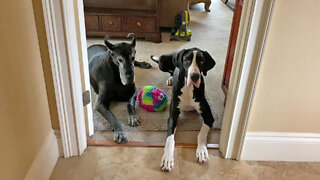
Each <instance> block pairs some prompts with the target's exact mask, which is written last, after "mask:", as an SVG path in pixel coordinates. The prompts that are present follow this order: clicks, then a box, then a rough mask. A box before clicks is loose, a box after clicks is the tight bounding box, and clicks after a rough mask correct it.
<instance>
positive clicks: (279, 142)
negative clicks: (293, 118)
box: [240, 132, 320, 162]
mask: <svg viewBox="0 0 320 180" xmlns="http://www.w3.org/2000/svg"><path fill="white" fill-rule="evenodd" d="M240 159H241V160H254V161H303V162H320V133H292V132H247V133H246V137H245V140H244V144H243V150H242V155H241V158H240Z"/></svg>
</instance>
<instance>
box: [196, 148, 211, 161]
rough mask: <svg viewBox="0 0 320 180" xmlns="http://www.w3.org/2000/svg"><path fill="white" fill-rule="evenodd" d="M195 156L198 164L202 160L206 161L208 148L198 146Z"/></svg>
mask: <svg viewBox="0 0 320 180" xmlns="http://www.w3.org/2000/svg"><path fill="white" fill-rule="evenodd" d="M196 157H197V160H198V162H199V163H200V164H203V163H204V162H207V161H208V160H209V154H208V150H207V147H206V146H205V145H202V146H198V148H197V152H196Z"/></svg>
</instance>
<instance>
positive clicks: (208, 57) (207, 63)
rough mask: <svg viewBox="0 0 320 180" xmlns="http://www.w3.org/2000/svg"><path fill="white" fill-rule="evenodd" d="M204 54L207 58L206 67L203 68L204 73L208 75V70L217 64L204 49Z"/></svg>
mask: <svg viewBox="0 0 320 180" xmlns="http://www.w3.org/2000/svg"><path fill="white" fill-rule="evenodd" d="M203 55H204V57H205V58H206V62H205V64H204V69H203V75H204V76H206V75H207V72H208V71H209V70H210V69H212V68H213V67H214V66H215V65H216V62H215V61H214V59H213V58H212V57H211V56H210V54H209V53H208V52H207V51H203Z"/></svg>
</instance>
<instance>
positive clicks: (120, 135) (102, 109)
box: [97, 94, 128, 143]
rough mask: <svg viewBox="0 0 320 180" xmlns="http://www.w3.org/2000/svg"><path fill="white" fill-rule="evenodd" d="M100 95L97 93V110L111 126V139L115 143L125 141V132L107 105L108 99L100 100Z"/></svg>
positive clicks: (126, 139)
mask: <svg viewBox="0 0 320 180" xmlns="http://www.w3.org/2000/svg"><path fill="white" fill-rule="evenodd" d="M102 100H103V99H102V98H101V95H100V94H99V97H98V103H97V110H98V112H99V113H100V114H101V115H102V116H103V117H104V118H105V119H106V120H107V121H108V122H109V123H110V126H111V127H112V128H113V133H114V136H113V140H114V141H115V142H117V143H127V142H128V138H127V135H126V134H125V132H124V131H123V129H122V126H121V124H120V122H119V120H118V119H117V118H116V117H115V116H114V115H113V114H112V112H111V111H110V109H109V107H110V104H111V102H110V101H104V102H103V101H102Z"/></svg>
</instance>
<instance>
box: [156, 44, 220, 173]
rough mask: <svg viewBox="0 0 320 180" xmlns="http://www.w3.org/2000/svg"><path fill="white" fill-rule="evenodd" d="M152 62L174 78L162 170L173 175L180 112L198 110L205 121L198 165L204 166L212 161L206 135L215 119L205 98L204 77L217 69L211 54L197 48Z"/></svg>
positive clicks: (168, 55)
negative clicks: (175, 138)
mask: <svg viewBox="0 0 320 180" xmlns="http://www.w3.org/2000/svg"><path fill="white" fill-rule="evenodd" d="M151 59H152V60H153V61H155V62H156V63H158V64H159V68H160V70H162V71H163V72H168V73H170V75H171V76H172V77H170V78H169V83H168V84H170V82H172V98H171V104H170V116H169V119H168V130H167V140H166V145H165V148H164V154H163V156H162V159H161V168H162V170H164V171H171V170H172V169H173V166H174V145H175V142H174V134H175V131H176V125H177V121H178V117H179V114H180V111H194V110H196V111H197V112H198V113H200V114H201V116H202V118H203V121H204V123H203V124H202V127H201V130H200V132H199V134H198V147H197V151H196V158H197V160H198V162H199V163H204V162H205V161H207V160H208V159H209V155H208V150H207V135H208V132H209V130H210V128H211V127H212V125H213V122H214V118H213V115H212V112H211V109H210V106H209V104H208V102H207V100H206V97H205V92H204V91H205V85H204V79H203V76H202V74H203V75H204V76H206V75H207V72H208V71H209V70H210V69H212V68H213V67H214V66H215V64H216V63H215V61H214V60H213V59H212V57H211V56H210V55H209V53H208V52H206V51H202V50H200V49H198V48H191V49H183V50H181V51H176V52H173V53H171V54H167V55H162V56H160V57H159V58H157V57H155V56H151ZM201 73H202V74H201ZM170 79H171V80H170Z"/></svg>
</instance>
